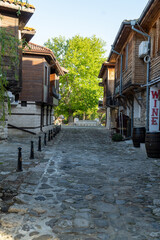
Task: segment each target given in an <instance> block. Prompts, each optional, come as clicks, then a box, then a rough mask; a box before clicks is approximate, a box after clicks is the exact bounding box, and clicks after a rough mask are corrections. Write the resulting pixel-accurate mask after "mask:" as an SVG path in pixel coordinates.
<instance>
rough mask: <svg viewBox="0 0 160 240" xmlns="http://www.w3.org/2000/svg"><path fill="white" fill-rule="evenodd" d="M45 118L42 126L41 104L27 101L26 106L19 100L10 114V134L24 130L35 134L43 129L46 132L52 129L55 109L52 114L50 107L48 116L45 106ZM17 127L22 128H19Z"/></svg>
mask: <svg viewBox="0 0 160 240" xmlns="http://www.w3.org/2000/svg"><path fill="white" fill-rule="evenodd" d="M50 118H51V121H50ZM43 119H44V120H43V126H41V105H38V104H36V103H35V102H27V105H26V106H22V104H21V102H19V103H18V104H17V105H15V106H12V108H11V116H9V120H8V123H9V124H10V125H12V126H9V128H8V129H9V135H12V134H13V135H21V134H24V131H23V130H27V131H29V132H32V133H35V134H39V133H40V132H41V130H42V131H44V132H46V131H48V130H50V129H51V128H52V126H53V110H52V112H51V116H50V109H49V110H48V117H47V107H44V114H43ZM13 126H14V127H13ZM15 127H17V128H20V129H22V130H18V129H16V128H15Z"/></svg>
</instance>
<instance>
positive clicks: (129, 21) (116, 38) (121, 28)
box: [107, 20, 131, 62]
mask: <svg viewBox="0 0 160 240" xmlns="http://www.w3.org/2000/svg"><path fill="white" fill-rule="evenodd" d="M125 25H131V20H124V21H123V22H122V23H121V25H120V28H119V30H118V33H117V35H116V37H115V40H114V42H113V44H112V47H113V48H114V47H115V46H116V43H117V40H118V38H119V36H120V34H121V32H122V30H123V28H124V26H125ZM111 55H112V49H111V50H110V53H109V56H108V59H107V60H108V62H109V61H110V58H111Z"/></svg>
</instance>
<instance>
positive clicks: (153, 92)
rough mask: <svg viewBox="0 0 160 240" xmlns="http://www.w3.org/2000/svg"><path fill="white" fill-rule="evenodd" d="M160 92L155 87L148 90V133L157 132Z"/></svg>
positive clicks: (158, 127) (159, 127)
mask: <svg viewBox="0 0 160 240" xmlns="http://www.w3.org/2000/svg"><path fill="white" fill-rule="evenodd" d="M159 96H160V90H159V89H158V88H157V87H151V88H150V114H149V116H150V119H149V131H150V132H159V131H160V124H159V119H160V117H159V112H160V111H159V110H160V101H159Z"/></svg>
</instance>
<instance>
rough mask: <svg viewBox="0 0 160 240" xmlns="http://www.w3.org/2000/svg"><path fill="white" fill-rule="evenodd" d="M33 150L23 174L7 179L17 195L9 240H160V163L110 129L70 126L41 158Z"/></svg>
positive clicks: (5, 202) (4, 228)
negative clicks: (115, 139) (112, 135)
mask: <svg viewBox="0 0 160 240" xmlns="http://www.w3.org/2000/svg"><path fill="white" fill-rule="evenodd" d="M22 141H23V140H22ZM13 144H14V143H13ZM23 144H25V143H23ZM1 147H4V148H5V144H4V146H3V144H1V145H0V148H1ZM4 148H3V149H4ZM25 151H26V152H25V153H24V171H23V172H16V171H14V170H13V169H12V168H13V167H12V166H13V163H12V165H10V168H9V170H8V172H7V169H6V168H7V165H6V167H5V169H3V172H2V171H1V174H0V179H1V190H2V193H3V192H4V184H6V185H5V186H6V189H8V190H6V191H8V194H12V197H11V196H10V197H8V198H7V195H5V197H2V195H3V194H2V193H1V197H2V199H1V201H0V204H1V214H0V239H1V240H6V239H7V240H152V239H153V240H160V160H158V159H149V158H146V156H145V155H144V154H143V153H142V152H141V151H140V149H136V148H134V147H133V146H132V144H131V141H126V142H116V143H115V142H112V141H111V139H110V133H109V132H108V131H107V130H106V129H104V128H102V127H99V128H98V127H96V128H76V127H64V128H62V131H61V132H60V133H59V134H58V135H57V136H56V138H55V139H54V140H53V141H51V142H49V143H47V146H46V147H45V148H43V152H42V153H41V154H40V153H39V155H38V154H37V155H36V159H35V160H29V159H27V157H26V155H25V154H26V153H27V150H25ZM8 158H9V153H8ZM25 161H26V164H25ZM31 162H33V163H31ZM27 163H28V164H27ZM0 168H3V164H1V165H0ZM14 184H15V190H14ZM16 184H17V185H16ZM10 186H11V187H12V189H10V190H9V187H10ZM16 186H17V187H16ZM3 196H4V195H3Z"/></svg>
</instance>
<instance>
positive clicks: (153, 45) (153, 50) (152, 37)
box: [151, 23, 157, 57]
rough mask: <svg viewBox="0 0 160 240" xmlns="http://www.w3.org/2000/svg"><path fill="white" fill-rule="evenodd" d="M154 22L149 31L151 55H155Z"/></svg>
mask: <svg viewBox="0 0 160 240" xmlns="http://www.w3.org/2000/svg"><path fill="white" fill-rule="evenodd" d="M156 27H157V25H156V23H155V24H154V26H153V27H152V32H151V55H152V57H155V55H156Z"/></svg>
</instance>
